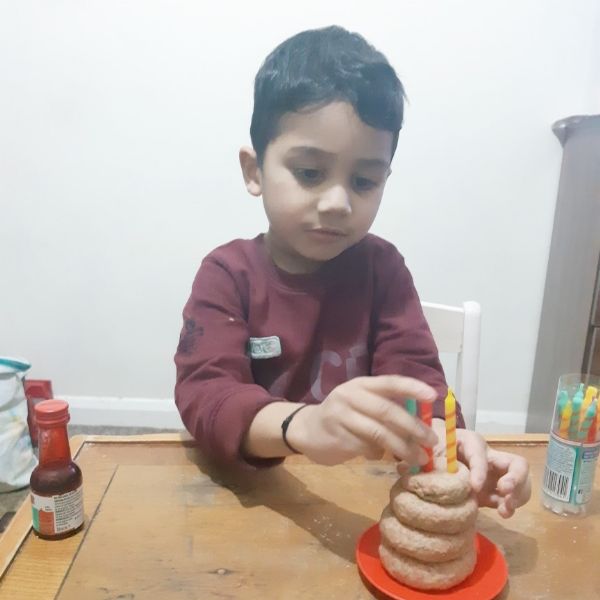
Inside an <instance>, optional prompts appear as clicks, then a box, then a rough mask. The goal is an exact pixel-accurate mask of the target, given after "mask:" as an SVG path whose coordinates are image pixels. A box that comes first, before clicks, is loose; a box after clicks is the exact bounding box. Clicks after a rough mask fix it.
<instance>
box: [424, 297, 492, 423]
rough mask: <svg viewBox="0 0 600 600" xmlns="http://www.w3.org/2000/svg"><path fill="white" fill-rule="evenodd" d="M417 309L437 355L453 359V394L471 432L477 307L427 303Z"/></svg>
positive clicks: (474, 409)
mask: <svg viewBox="0 0 600 600" xmlns="http://www.w3.org/2000/svg"><path fill="white" fill-rule="evenodd" d="M421 305H422V307H423V312H424V313H425V318H426V319H427V322H428V323H429V328H430V329H431V333H432V334H433V339H434V340H435V343H436V344H437V347H438V351H439V352H440V353H451V354H456V355H457V360H456V375H455V380H454V392H455V394H456V398H457V399H458V401H459V402H460V405H461V408H462V413H463V416H464V418H465V423H466V425H467V428H468V429H475V424H476V420H477V382H478V379H479V337H480V323H481V306H480V305H479V303H477V302H464V303H463V305H462V307H461V306H446V305H444V304H432V303H430V302H422V303H421Z"/></svg>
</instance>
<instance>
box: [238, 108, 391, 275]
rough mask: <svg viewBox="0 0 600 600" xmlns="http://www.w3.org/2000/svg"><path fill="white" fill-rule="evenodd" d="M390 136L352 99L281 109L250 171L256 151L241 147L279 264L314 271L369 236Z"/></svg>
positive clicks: (386, 170)
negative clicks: (270, 136)
mask: <svg viewBox="0 0 600 600" xmlns="http://www.w3.org/2000/svg"><path fill="white" fill-rule="evenodd" d="M392 139H393V136H392V133H390V132H387V131H381V130H379V129H374V128H373V127H370V126H369V125H366V124H365V123H363V121H361V120H360V118H359V117H358V115H357V114H356V112H355V111H354V109H353V108H352V106H351V105H350V104H348V103H346V102H332V103H330V104H328V105H326V106H323V107H322V108H319V109H316V110H313V111H310V112H301V113H287V114H285V115H283V117H282V118H281V119H280V122H279V132H278V135H277V137H276V138H274V139H273V140H271V142H270V143H269V145H268V146H267V149H266V152H265V156H264V160H263V165H262V168H258V167H257V166H256V165H255V164H254V168H253V169H252V165H251V163H252V157H251V156H248V155H246V156H244V152H246V153H250V154H252V152H253V151H251V150H250V149H242V151H241V152H240V160H241V163H242V169H243V171H244V176H245V179H246V185H247V187H248V190H249V191H250V193H252V194H254V195H257V196H258V195H262V197H263V204H264V207H265V212H266V214H267V217H268V219H269V231H268V232H267V234H266V238H265V239H266V245H267V249H268V251H269V253H270V255H271V257H272V259H273V261H274V262H275V264H276V265H277V266H278V267H280V268H281V269H284V270H285V271H288V272H290V273H310V272H313V271H315V270H317V269H318V268H319V266H320V265H321V264H322V263H324V262H325V261H328V260H331V259H332V258H335V257H336V256H337V255H338V254H340V253H341V252H343V251H344V250H346V248H348V247H350V246H352V245H354V244H356V243H357V242H359V241H360V240H361V239H362V238H363V237H364V236H365V235H366V234H367V232H368V231H369V228H370V227H371V224H372V223H373V220H374V219H375V216H376V215H377V210H378V209H379V203H380V201H381V197H382V195H383V189H384V186H385V182H386V179H387V177H388V175H389V173H390V168H389V165H390V161H391V153H392ZM254 160H255V159H254ZM249 171H253V172H252V173H250V172H249Z"/></svg>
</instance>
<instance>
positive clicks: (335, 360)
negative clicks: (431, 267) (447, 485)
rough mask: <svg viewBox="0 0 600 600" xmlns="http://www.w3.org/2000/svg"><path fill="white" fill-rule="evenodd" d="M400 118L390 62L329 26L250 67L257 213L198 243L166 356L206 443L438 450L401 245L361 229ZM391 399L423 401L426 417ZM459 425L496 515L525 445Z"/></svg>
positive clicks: (191, 421) (420, 320)
mask: <svg viewBox="0 0 600 600" xmlns="http://www.w3.org/2000/svg"><path fill="white" fill-rule="evenodd" d="M402 117H403V88H402V84H401V83H400V81H399V79H398V78H397V76H396V73H395V72H394V70H393V68H392V67H391V66H390V65H389V63H388V62H387V60H386V58H385V57H384V56H383V55H382V54H381V53H379V52H378V51H376V50H375V49H374V48H373V47H371V46H370V45H369V44H368V43H367V42H366V41H365V40H364V39H363V38H362V37H360V36H359V35H357V34H353V33H349V32H348V31H346V30H344V29H342V28H339V27H328V28H325V29H320V30H313V31H305V32H302V33H300V34H298V35H295V36H293V37H292V38H290V39H288V40H286V41H285V42H283V43H282V44H281V45H280V46H278V47H277V48H276V49H275V50H274V51H273V52H272V53H271V54H270V55H269V56H268V57H267V59H266V60H265V63H264V64H263V65H262V67H261V68H260V70H259V72H258V74H257V76H256V81H255V94H254V113H253V116H252V124H251V129H250V134H251V138H252V144H253V147H252V148H249V147H244V148H242V149H241V150H240V164H241V167H242V173H243V176H244V180H245V183H246V188H247V190H248V191H249V192H250V194H252V195H253V196H262V199H263V205H264V209H265V212H266V214H267V217H268V220H269V229H268V232H267V233H266V234H264V235H259V236H258V237H256V238H255V239H253V240H234V241H233V242H230V243H229V244H226V245H224V246H221V247H219V248H217V249H216V250H214V251H213V252H211V253H210V254H209V255H208V256H207V257H206V258H205V259H204V261H203V262H202V265H201V267H200V270H199V272H198V274H197V276H196V279H195V281H194V285H193V288H192V294H191V297H190V299H189V301H188V303H187V304H186V306H185V308H184V313H183V314H184V326H183V330H182V334H181V338H180V342H179V347H178V350H177V354H176V356H175V362H176V365H177V384H176V388H175V400H176V403H177V406H178V408H179V411H180V413H181V416H182V419H183V421H184V423H185V425H186V427H187V428H188V429H189V431H190V433H191V434H192V435H193V436H194V437H195V438H196V439H197V440H198V442H199V444H200V446H201V448H202V450H203V452H204V453H205V454H207V455H209V456H211V457H213V458H214V459H217V460H219V461H221V462H224V463H228V464H231V465H234V464H237V465H244V466H255V467H256V466H268V465H272V464H277V463H278V462H281V461H282V460H283V458H284V457H285V456H288V455H290V454H292V453H294V452H298V453H302V454H305V455H306V456H307V457H308V458H310V459H311V460H313V461H315V462H319V463H322V464H336V463H340V462H343V461H345V460H348V459H350V458H352V457H354V456H359V455H363V456H365V457H367V458H379V457H381V456H382V455H383V453H384V451H386V450H387V451H389V452H391V453H392V454H393V455H394V456H395V457H397V458H398V459H399V460H400V461H401V462H402V463H403V464H404V465H414V464H424V463H425V462H426V460H427V457H426V453H425V452H424V450H423V446H427V447H433V446H436V453H442V452H443V451H444V422H443V418H444V410H443V399H444V397H445V395H446V391H447V387H446V383H445V379H444V374H443V370H442V367H441V365H440V362H439V358H438V353H437V348H436V346H435V343H434V341H433V339H432V337H431V333H430V331H429V328H428V326H427V323H426V321H425V319H424V317H423V313H422V310H421V305H420V301H419V298H418V296H417V293H416V291H415V289H414V286H413V283H412V278H411V276H410V273H409V271H408V270H407V268H406V267H405V265H404V260H403V258H402V256H401V255H400V254H399V253H398V251H397V250H396V248H395V247H394V246H393V245H392V244H390V243H388V242H386V241H384V240H382V239H380V238H378V237H376V236H373V235H371V234H369V233H368V231H369V228H370V226H371V224H372V222H373V220H374V218H375V216H376V214H377V210H378V208H379V203H380V201H381V197H382V195H383V190H384V186H385V183H386V180H387V177H388V176H389V174H390V172H391V171H390V164H391V160H392V157H393V154H394V151H395V149H396V144H397V141H398V133H399V131H400V128H401V125H402ZM406 398H416V399H417V400H418V401H420V402H433V403H434V405H433V416H434V419H433V424H432V428H431V429H430V428H427V427H425V426H424V425H423V424H422V423H421V422H420V421H419V420H418V419H415V418H413V417H411V416H410V415H409V414H408V413H407V412H406V411H405V410H404V408H403V401H404V400H405V399H406ZM457 417H458V424H459V427H464V422H463V420H462V415H461V414H460V408H458V415H457ZM434 432H436V433H437V435H436V433H434ZM457 437H458V449H459V459H460V460H462V461H463V462H465V463H466V464H467V465H468V466H469V468H470V470H471V475H470V477H471V483H472V485H473V488H474V489H475V490H476V491H477V492H478V494H479V501H480V504H481V505H485V506H493V507H496V508H497V510H498V512H499V513H500V514H501V515H502V516H504V517H508V516H510V515H512V514H513V512H514V510H515V508H517V507H518V506H519V505H521V504H523V503H524V502H526V501H527V500H528V499H529V494H530V485H529V477H528V467H527V463H526V462H525V460H524V459H522V458H521V457H518V456H515V455H512V454H507V453H501V452H498V451H496V450H493V449H490V448H488V447H487V446H486V444H485V442H484V440H483V439H482V438H481V436H479V435H478V434H476V433H475V432H472V431H466V430H465V429H460V430H459V431H458V432H457Z"/></svg>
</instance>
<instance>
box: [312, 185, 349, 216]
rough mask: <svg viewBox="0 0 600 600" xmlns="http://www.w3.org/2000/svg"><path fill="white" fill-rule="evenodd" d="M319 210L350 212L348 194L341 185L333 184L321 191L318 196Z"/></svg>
mask: <svg viewBox="0 0 600 600" xmlns="http://www.w3.org/2000/svg"><path fill="white" fill-rule="evenodd" d="M318 209H319V212H324V213H325V212H338V213H344V214H350V213H351V212H352V205H351V203H350V194H349V193H348V191H347V190H346V188H345V187H344V186H343V185H334V186H332V187H330V188H328V189H327V190H325V191H324V192H323V193H321V196H320V198H319V204H318Z"/></svg>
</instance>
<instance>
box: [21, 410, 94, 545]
mask: <svg viewBox="0 0 600 600" xmlns="http://www.w3.org/2000/svg"><path fill="white" fill-rule="evenodd" d="M35 418H36V421H37V426H38V448H39V453H40V456H39V464H38V466H37V467H36V468H35V469H34V470H33V473H32V474H31V480H30V484H31V506H32V510H33V529H34V531H35V532H36V534H37V535H38V536H39V537H41V538H43V539H46V540H59V539H62V538H65V537H68V536H70V535H73V534H74V533H77V532H78V531H80V530H81V529H82V527H83V489H82V477H81V469H80V468H79V467H78V466H77V465H76V464H75V463H74V462H73V461H72V460H71V449H70V448H69V437H68V435H67V423H68V422H69V405H68V404H67V403H66V402H65V401H64V400H44V401H43V402H39V403H38V404H36V405H35Z"/></svg>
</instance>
